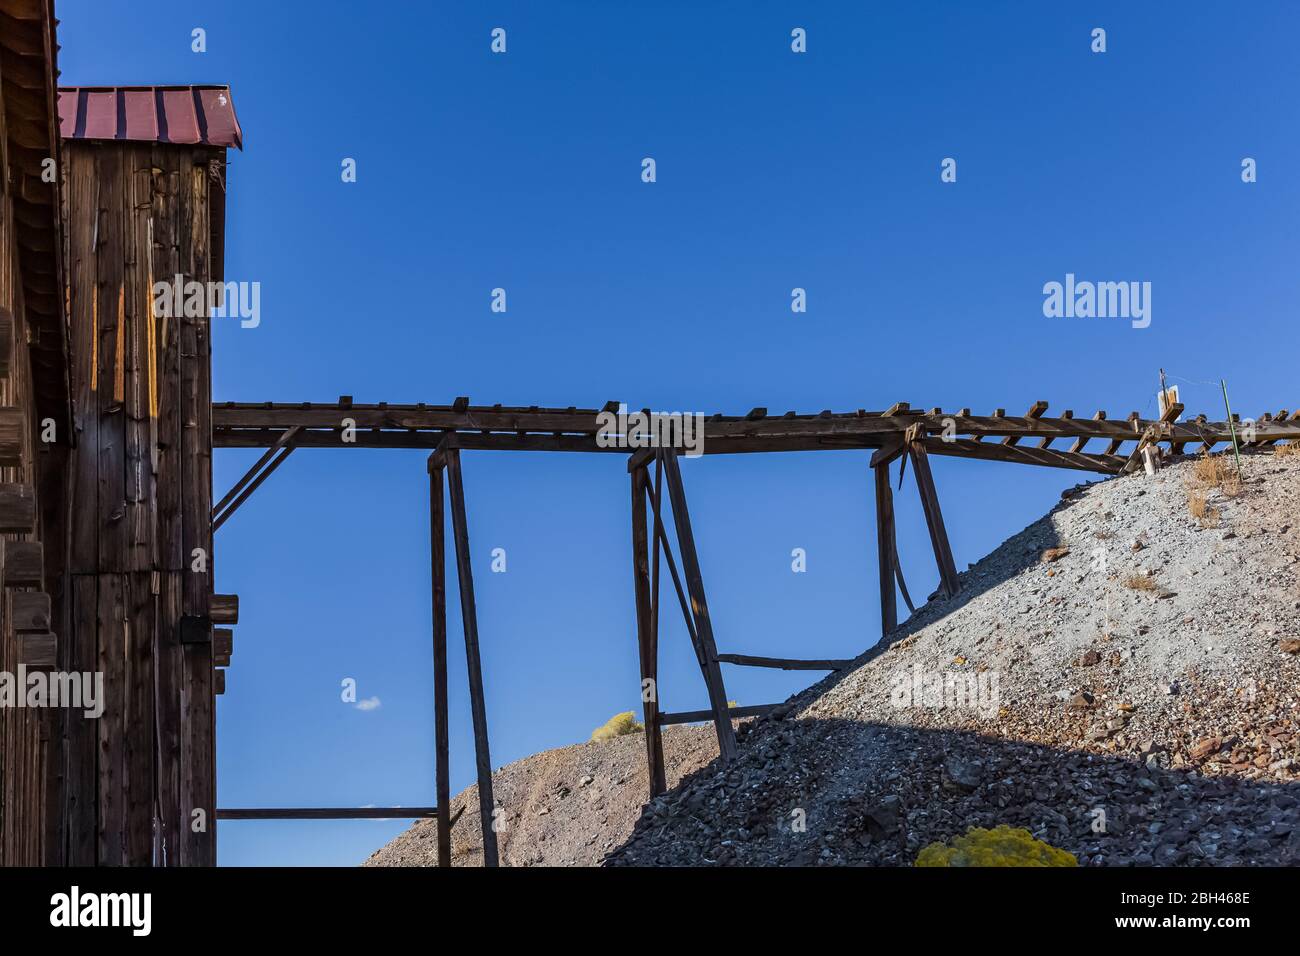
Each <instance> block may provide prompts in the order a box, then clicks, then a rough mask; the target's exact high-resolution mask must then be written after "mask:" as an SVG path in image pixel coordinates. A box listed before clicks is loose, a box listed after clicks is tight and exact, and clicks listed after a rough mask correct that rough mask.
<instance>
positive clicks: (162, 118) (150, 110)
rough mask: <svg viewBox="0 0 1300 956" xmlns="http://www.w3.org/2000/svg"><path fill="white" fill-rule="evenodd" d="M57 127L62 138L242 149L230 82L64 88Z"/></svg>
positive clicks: (241, 133)
mask: <svg viewBox="0 0 1300 956" xmlns="http://www.w3.org/2000/svg"><path fill="white" fill-rule="evenodd" d="M59 132H60V133H61V134H62V136H63V138H64V139H118V140H137V141H141V142H152V143H177V144H184V145H194V144H200V143H201V144H203V145H205V146H234V147H235V148H236V149H243V148H244V134H243V130H241V129H240V128H239V119H238V118H237V117H236V116H235V103H234V100H233V99H231V96H230V87H228V86H72V87H62V88H60V89H59Z"/></svg>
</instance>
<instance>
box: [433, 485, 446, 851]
mask: <svg viewBox="0 0 1300 956" xmlns="http://www.w3.org/2000/svg"><path fill="white" fill-rule="evenodd" d="M442 485H443V482H442V464H441V462H438V463H436V464H435V463H433V462H430V464H429V567H430V570H431V572H432V578H433V581H432V591H433V728H434V731H433V733H434V750H435V760H436V761H437V764H436V768H435V774H436V778H437V780H436V786H437V795H436V802H437V806H438V819H437V823H436V826H437V829H438V865H439V866H444V867H449V866H451V766H450V763H449V761H450V750H451V748H450V746H449V744H448V740H449V738H448V727H447V552H446V542H445V536H446V529H445V527H444V524H445V518H444V515H443V488H442Z"/></svg>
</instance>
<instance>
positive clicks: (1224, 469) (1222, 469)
mask: <svg viewBox="0 0 1300 956" xmlns="http://www.w3.org/2000/svg"><path fill="white" fill-rule="evenodd" d="M1229 476H1231V477H1233V478H1234V479H1235V478H1236V475H1235V474H1234V473H1233V469H1232V466H1230V465H1229V464H1228V460H1227V458H1226V457H1225V456H1223V455H1203V456H1201V457H1200V458H1198V459H1196V464H1195V465H1193V466H1192V478H1193V480H1194V481H1195V482H1196V483H1197V484H1199V485H1203V486H1205V487H1209V488H1217V487H1219V486H1220V485H1221V484H1223V482H1224V481H1225V480H1226V479H1227V478H1228V477H1229Z"/></svg>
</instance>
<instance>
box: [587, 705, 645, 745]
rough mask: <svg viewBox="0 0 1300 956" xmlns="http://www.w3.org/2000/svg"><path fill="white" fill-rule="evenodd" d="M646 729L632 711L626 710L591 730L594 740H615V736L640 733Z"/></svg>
mask: <svg viewBox="0 0 1300 956" xmlns="http://www.w3.org/2000/svg"><path fill="white" fill-rule="evenodd" d="M643 730H645V727H643V726H642V725H641V724H640V723H638V722H637V719H636V717H634V716H633V715H632V711H630V710H625V711H624V712H623V713H621V714H615V715H614V716H613V717H611V718H609V720H607V721H605V724H604V726H601V727H597V728H596V729H595V730H593V731H592V732H591V739H592V740H613V739H614V738H615V737H622V736H623V735H624V734H639V733H640V732H641V731H643Z"/></svg>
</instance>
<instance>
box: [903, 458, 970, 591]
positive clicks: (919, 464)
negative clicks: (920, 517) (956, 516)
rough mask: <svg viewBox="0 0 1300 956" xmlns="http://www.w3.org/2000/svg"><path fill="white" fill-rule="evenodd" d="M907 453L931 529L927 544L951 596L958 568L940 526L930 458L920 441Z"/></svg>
mask: <svg viewBox="0 0 1300 956" xmlns="http://www.w3.org/2000/svg"><path fill="white" fill-rule="evenodd" d="M908 454H909V455H910V456H911V459H912V473H913V474H914V475H915V476H916V488H917V491H918V492H919V493H920V495H921V507H922V509H924V511H925V523H926V525H927V526H928V527H929V529H930V543H931V544H932V545H933V546H934V557H935V560H936V561H937V562H938V564H939V580H940V582H941V583H942V586H943V590H944V593H945V594H946V595H947V596H948V597H952V596H953V595H955V594H956V593H957V591H958V589H959V587H960V585H959V584H958V583H957V566H956V565H955V564H954V563H953V560H952V548H951V547H950V546H949V544H948V532H947V530H946V529H945V528H944V526H943V512H942V511H940V510H939V496H938V494H937V493H936V492H935V488H934V475H933V474H931V472H930V459H929V456H928V455H927V453H926V450H925V445H924V444H923V443H922V442H919V441H914V442H912V443H911V444H910V445H909V446H908Z"/></svg>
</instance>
